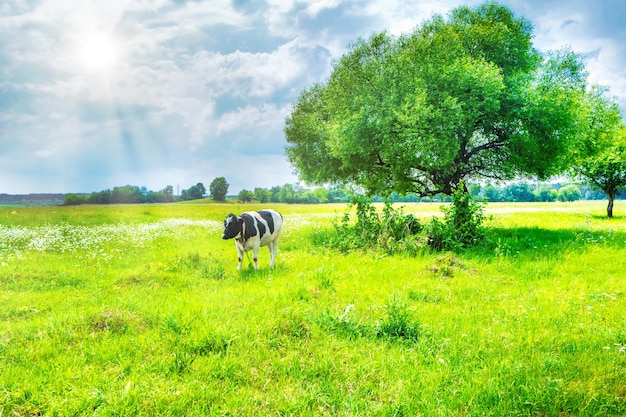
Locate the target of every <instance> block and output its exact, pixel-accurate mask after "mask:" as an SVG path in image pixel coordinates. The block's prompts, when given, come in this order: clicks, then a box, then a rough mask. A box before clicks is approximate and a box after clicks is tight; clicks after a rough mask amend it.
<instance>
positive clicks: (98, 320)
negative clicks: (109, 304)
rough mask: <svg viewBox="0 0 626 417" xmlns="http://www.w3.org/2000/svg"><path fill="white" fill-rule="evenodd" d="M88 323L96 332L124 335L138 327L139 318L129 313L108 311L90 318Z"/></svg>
mask: <svg viewBox="0 0 626 417" xmlns="http://www.w3.org/2000/svg"><path fill="white" fill-rule="evenodd" d="M87 323H88V327H89V328H90V329H91V330H92V331H94V332H110V333H117V334H124V333H126V332H127V331H129V330H130V329H131V328H133V327H136V326H137V325H138V323H139V318H138V317H137V316H136V315H135V314H133V313H131V312H128V311H122V310H118V309H108V310H105V311H103V312H102V313H99V314H95V315H93V316H92V317H90V318H88V319H87Z"/></svg>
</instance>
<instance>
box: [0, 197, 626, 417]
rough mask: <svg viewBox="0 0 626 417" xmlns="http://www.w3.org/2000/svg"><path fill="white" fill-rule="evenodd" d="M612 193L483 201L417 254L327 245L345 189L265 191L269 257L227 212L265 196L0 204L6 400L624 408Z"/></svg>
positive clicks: (620, 237) (503, 410)
mask: <svg viewBox="0 0 626 417" xmlns="http://www.w3.org/2000/svg"><path fill="white" fill-rule="evenodd" d="M604 204H605V203H604V202H594V203H568V204H565V203H547V204H490V205H488V206H487V214H490V215H491V217H490V219H489V220H488V222H487V226H488V227H489V240H490V241H491V242H492V243H491V244H490V245H488V246H486V247H482V248H479V249H476V250H472V251H467V252H464V253H460V254H450V253H443V254H442V253H431V252H429V251H428V250H427V249H425V250H424V251H423V252H422V253H420V254H418V255H417V256H408V255H394V256H388V255H385V254H383V253H377V252H352V253H349V254H342V253H339V252H337V251H334V250H332V249H329V248H325V247H322V246H320V245H319V243H316V242H319V241H320V239H319V236H320V235H323V234H324V233H329V231H330V229H331V222H332V220H333V219H334V218H335V217H337V216H339V215H340V214H341V213H343V212H344V211H345V206H342V205H318V206H298V205H293V206H291V205H272V206H271V207H273V208H276V209H277V210H279V211H281V212H282V213H283V214H284V217H285V228H284V233H283V237H282V241H281V245H280V251H279V254H278V257H277V266H276V268H275V269H273V270H269V268H268V263H269V254H268V251H267V250H266V249H265V248H262V250H261V252H260V256H259V264H260V266H261V269H260V270H259V271H258V272H254V271H252V270H251V269H250V268H249V261H248V259H245V260H244V270H242V271H241V272H238V271H237V270H236V266H237V255H236V251H235V248H234V243H233V242H232V241H223V240H222V239H221V231H222V220H223V219H224V218H225V216H226V215H227V214H228V213H229V212H235V213H240V212H242V211H245V210H249V209H257V208H259V207H260V206H255V205H248V206H245V208H244V207H243V206H239V205H235V204H228V205H219V204H172V205H142V206H108V207H106V206H105V207H90V206H80V207H52V208H22V209H19V208H5V209H1V208H0V416H38V415H41V416H72V415H76V416H78V415H107V416H108V415H145V416H154V415H179V416H211V415H232V416H241V415H268V416H269V415H294V416H295V415H297V416H299V415H329V416H337V415H381V416H387V415H388V416H402V415H405V416H465V415H467V416H485V415H493V416H518V415H521V416H526V415H528V416H535V415H539V416H607V415H626V293H625V288H626V287H625V283H626V217H619V216H618V217H616V218H614V219H612V220H607V219H605V218H603V217H602V216H603V214H604ZM404 207H405V208H404V211H405V213H415V214H417V215H419V216H423V217H424V221H427V220H428V218H429V217H430V216H431V215H433V214H435V213H437V212H438V211H439V205H438V204H404ZM621 210H623V208H622V206H621V202H618V204H617V206H616V214H617V215H619V214H620V211H621Z"/></svg>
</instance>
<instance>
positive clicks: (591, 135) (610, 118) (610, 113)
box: [572, 86, 626, 218]
mask: <svg viewBox="0 0 626 417" xmlns="http://www.w3.org/2000/svg"><path fill="white" fill-rule="evenodd" d="M606 92H607V90H606V89H605V88H602V87H598V86H594V88H593V89H592V90H591V91H590V92H589V93H588V94H587V95H586V97H585V98H586V100H585V116H586V117H585V119H584V120H585V121H586V123H585V124H584V126H583V129H584V133H585V138H584V140H583V141H582V143H581V146H580V147H579V149H578V151H577V152H575V153H574V161H575V167H574V169H573V170H572V175H573V176H574V177H577V178H581V179H583V180H584V181H586V182H588V183H589V184H591V185H593V186H594V187H596V188H598V189H600V190H602V191H604V193H605V194H606V197H607V199H608V200H609V202H608V205H607V208H606V215H607V217H608V218H611V217H613V204H614V201H615V197H616V196H617V192H618V191H619V189H620V188H621V187H624V186H626V125H624V121H623V120H622V117H621V114H620V110H619V106H618V105H617V103H616V100H615V98H614V97H608V96H607V95H606Z"/></svg>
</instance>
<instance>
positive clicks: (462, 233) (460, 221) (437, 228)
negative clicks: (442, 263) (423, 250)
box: [427, 186, 485, 251]
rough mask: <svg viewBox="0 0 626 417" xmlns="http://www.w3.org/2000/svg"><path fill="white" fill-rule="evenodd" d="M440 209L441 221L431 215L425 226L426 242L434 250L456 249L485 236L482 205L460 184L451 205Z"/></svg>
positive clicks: (478, 240) (474, 242)
mask: <svg viewBox="0 0 626 417" xmlns="http://www.w3.org/2000/svg"><path fill="white" fill-rule="evenodd" d="M442 211H443V213H444V218H443V221H442V220H440V219H438V218H436V217H433V219H432V220H431V222H430V224H429V225H428V227H427V234H428V244H429V246H430V247H431V248H433V249H434V250H437V251H458V250H461V249H464V248H467V247H470V246H474V245H475V244H476V243H478V242H480V241H482V240H483V239H484V238H485V229H484V227H483V225H482V223H483V220H484V219H485V214H484V210H483V205H482V204H481V203H479V202H477V201H475V200H474V199H473V198H472V196H471V195H470V194H469V193H468V192H466V191H465V190H464V189H463V187H462V186H461V187H459V189H458V190H457V191H456V192H455V193H454V196H453V198H452V205H451V206H450V207H442Z"/></svg>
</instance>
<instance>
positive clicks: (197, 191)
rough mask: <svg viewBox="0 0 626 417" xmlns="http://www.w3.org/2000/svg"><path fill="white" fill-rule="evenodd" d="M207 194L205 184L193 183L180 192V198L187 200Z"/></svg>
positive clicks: (196, 198)
mask: <svg viewBox="0 0 626 417" xmlns="http://www.w3.org/2000/svg"><path fill="white" fill-rule="evenodd" d="M211 184H213V183H211ZM205 194H206V188H204V184H202V183H201V182H199V183H197V184H196V185H192V186H191V187H189V188H188V189H186V190H182V191H181V192H180V199H181V200H183V201H185V200H200V199H201V198H204V195H205Z"/></svg>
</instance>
